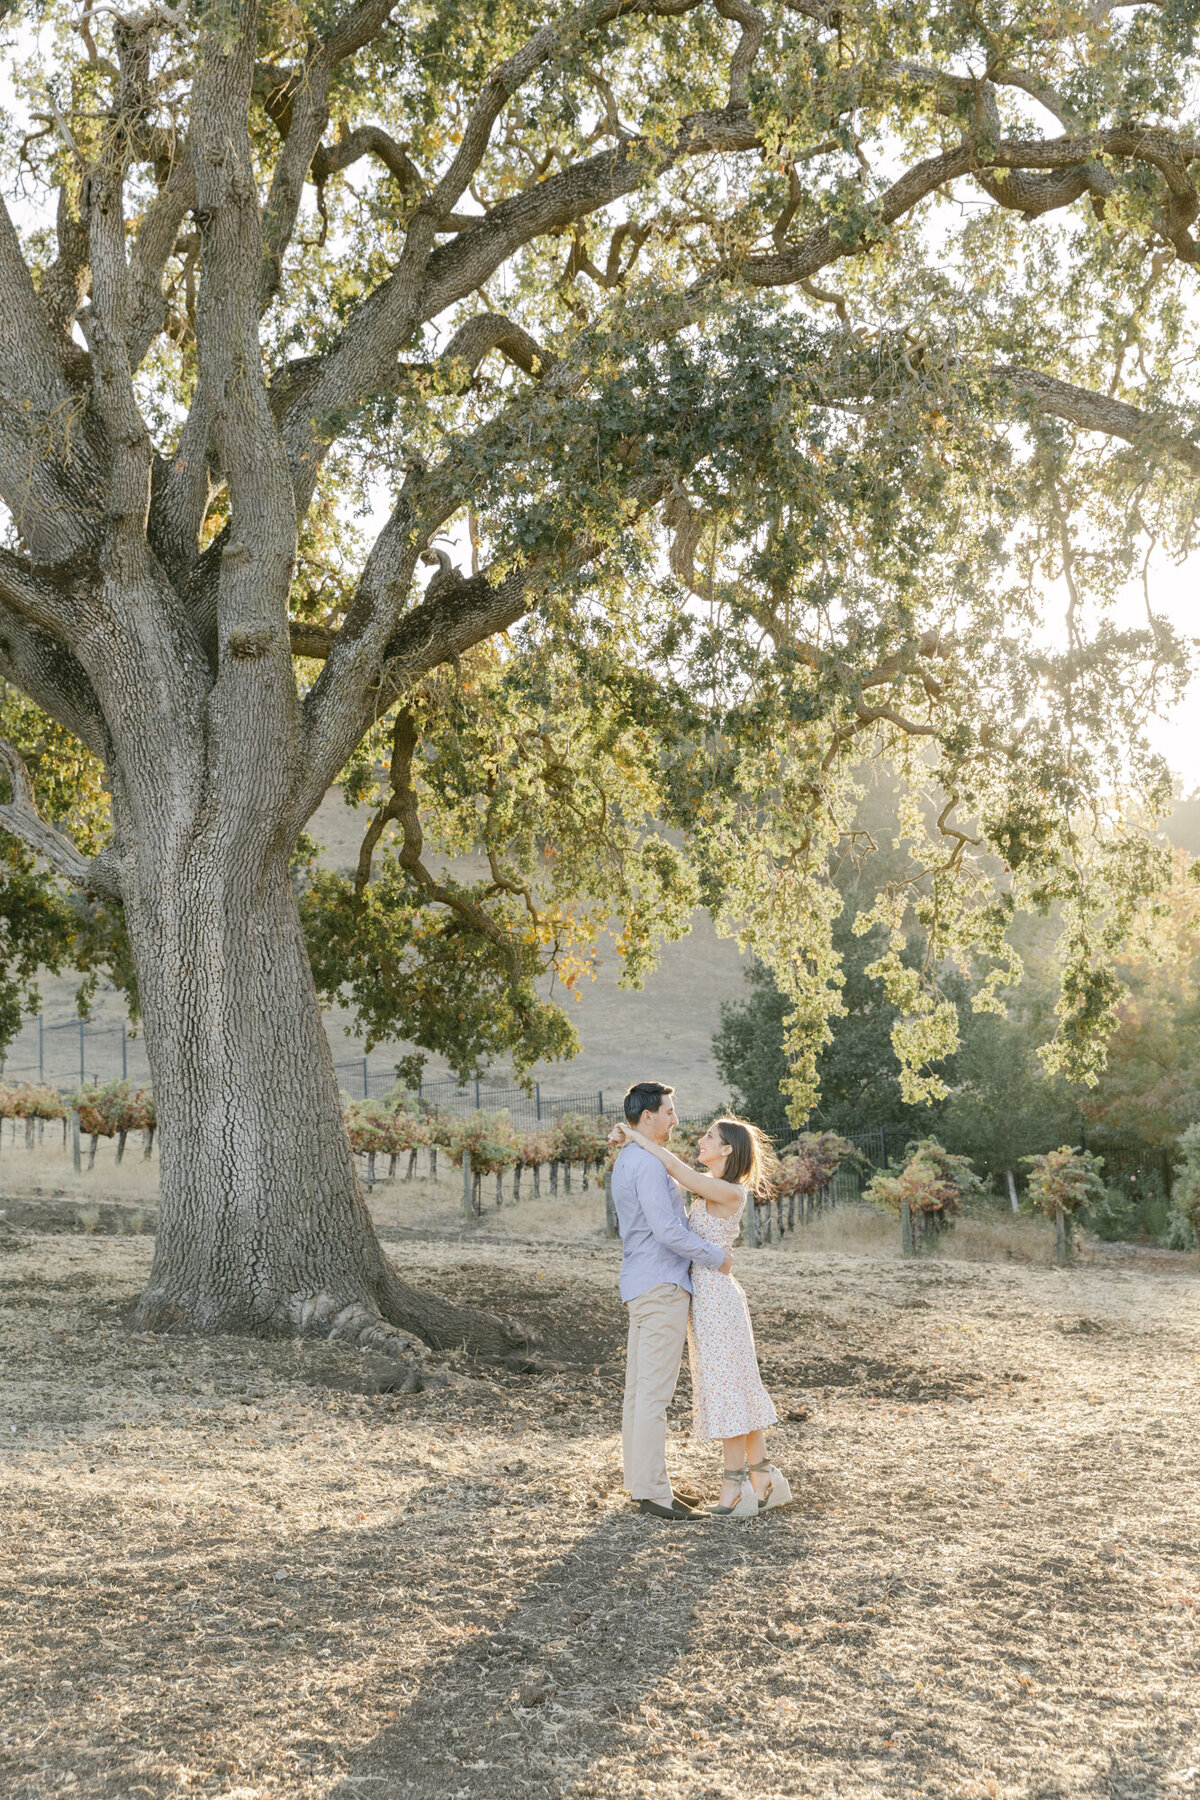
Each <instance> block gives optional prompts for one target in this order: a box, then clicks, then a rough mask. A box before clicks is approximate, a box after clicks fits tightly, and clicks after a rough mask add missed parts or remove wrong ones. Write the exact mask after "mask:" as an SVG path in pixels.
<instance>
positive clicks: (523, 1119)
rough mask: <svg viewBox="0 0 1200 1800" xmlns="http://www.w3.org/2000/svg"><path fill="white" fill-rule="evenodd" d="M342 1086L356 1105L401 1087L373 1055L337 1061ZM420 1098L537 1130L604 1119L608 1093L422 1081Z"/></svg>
mask: <svg viewBox="0 0 1200 1800" xmlns="http://www.w3.org/2000/svg"><path fill="white" fill-rule="evenodd" d="M333 1066H334V1069H335V1070H336V1072H337V1078H338V1086H339V1087H340V1088H341V1089H342V1091H343V1093H346V1094H349V1095H350V1097H351V1099H352V1100H380V1099H382V1098H383V1097H384V1095H385V1094H390V1093H392V1092H393V1090H394V1089H395V1088H396V1086H397V1081H396V1071H395V1069H394V1068H391V1067H385V1066H383V1065H381V1064H379V1063H372V1062H371V1060H370V1058H369V1057H367V1056H356V1057H354V1058H353V1060H348V1061H342V1062H335V1063H334V1065H333ZM416 1093H417V1098H418V1099H419V1100H424V1101H426V1102H428V1104H429V1105H430V1106H435V1107H437V1108H438V1110H439V1111H441V1112H454V1113H473V1112H507V1113H508V1114H509V1115H510V1116H511V1118H512V1120H513V1123H514V1124H516V1125H536V1124H538V1123H539V1122H540V1121H541V1120H543V1119H557V1118H561V1117H562V1115H563V1114H564V1113H585V1114H587V1115H588V1116H589V1117H592V1116H596V1117H600V1116H603V1114H604V1090H603V1089H602V1088H585V1089H582V1090H580V1091H578V1092H576V1093H573V1094H552V1093H549V1092H547V1091H545V1090H543V1088H542V1085H541V1083H540V1082H537V1081H535V1082H534V1084H533V1088H532V1090H531V1091H529V1092H526V1090H525V1089H524V1088H522V1087H518V1086H517V1085H516V1083H515V1082H496V1081H483V1080H480V1081H466V1082H461V1081H452V1080H446V1081H422V1082H420V1083H418V1085H417V1089H416Z"/></svg>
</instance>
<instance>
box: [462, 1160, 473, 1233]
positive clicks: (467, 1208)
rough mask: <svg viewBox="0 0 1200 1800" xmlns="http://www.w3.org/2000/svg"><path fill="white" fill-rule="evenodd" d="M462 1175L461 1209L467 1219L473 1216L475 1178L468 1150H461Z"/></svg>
mask: <svg viewBox="0 0 1200 1800" xmlns="http://www.w3.org/2000/svg"><path fill="white" fill-rule="evenodd" d="M462 1177H463V1208H462V1209H463V1211H464V1213H465V1214H466V1215H467V1217H468V1219H473V1218H474V1217H475V1180H474V1177H473V1175H472V1173H471V1152H470V1151H469V1150H464V1151H463V1159H462Z"/></svg>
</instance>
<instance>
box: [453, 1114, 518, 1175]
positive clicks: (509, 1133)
mask: <svg viewBox="0 0 1200 1800" xmlns="http://www.w3.org/2000/svg"><path fill="white" fill-rule="evenodd" d="M438 1142H439V1143H440V1144H442V1145H444V1146H445V1149H446V1152H447V1154H448V1155H449V1157H450V1161H451V1162H452V1163H453V1164H454V1166H455V1168H461V1166H462V1159H463V1152H464V1151H465V1150H469V1151H470V1152H471V1167H472V1169H473V1170H474V1171H475V1173H476V1174H477V1175H499V1174H501V1173H502V1172H503V1171H504V1170H505V1169H511V1168H512V1166H513V1164H514V1163H515V1162H516V1160H517V1136H516V1133H515V1132H514V1130H513V1125H512V1120H511V1119H510V1118H509V1116H508V1114H507V1113H506V1112H501V1113H485V1112H477V1113H473V1114H472V1115H471V1117H470V1118H467V1119H451V1120H448V1121H446V1122H445V1125H444V1127H443V1128H442V1129H441V1130H440V1132H439V1137H438Z"/></svg>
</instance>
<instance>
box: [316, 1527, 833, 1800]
mask: <svg viewBox="0 0 1200 1800" xmlns="http://www.w3.org/2000/svg"><path fill="white" fill-rule="evenodd" d="M753 1530H754V1533H755V1535H756V1537H758V1538H759V1539H760V1542H759V1543H758V1544H757V1545H756V1546H754V1548H753V1549H750V1548H749V1546H747V1545H746V1544H745V1534H744V1533H740V1532H739V1531H738V1528H737V1527H734V1528H733V1532H734V1534H735V1535H736V1536H738V1537H739V1538H740V1539H741V1540H742V1545H741V1549H740V1552H739V1551H738V1549H737V1548H736V1547H735V1546H734V1545H732V1544H731V1533H730V1527H728V1526H724V1525H722V1524H721V1523H720V1522H719V1521H712V1522H707V1523H702V1524H696V1525H685V1526H669V1525H660V1524H658V1523H656V1522H654V1521H652V1520H649V1519H646V1518H643V1517H641V1516H639V1515H636V1514H634V1513H633V1511H632V1509H630V1510H629V1511H628V1512H621V1513H618V1514H616V1515H615V1516H614V1515H610V1516H609V1517H608V1518H606V1519H605V1520H604V1522H603V1523H602V1524H599V1525H598V1526H596V1527H595V1528H594V1529H593V1530H590V1531H588V1532H586V1533H585V1535H584V1536H582V1537H581V1538H580V1539H579V1541H578V1542H577V1543H576V1544H575V1545H574V1546H573V1547H572V1548H571V1549H570V1550H569V1551H567V1552H566V1554H565V1555H562V1556H560V1557H557V1558H556V1559H555V1560H554V1561H553V1562H552V1563H551V1564H550V1565H549V1566H548V1567H547V1568H545V1570H544V1571H543V1572H542V1574H541V1575H540V1576H539V1577H538V1578H537V1579H536V1580H535V1581H534V1583H533V1585H532V1586H531V1587H530V1588H528V1589H527V1590H526V1592H525V1593H523V1594H522V1596H521V1597H520V1599H519V1600H518V1601H517V1602H516V1603H515V1604H514V1605H513V1606H512V1607H511V1608H509V1609H508V1610H506V1611H504V1612H502V1613H500V1614H498V1615H495V1616H493V1617H492V1619H491V1620H490V1621H489V1622H488V1623H487V1625H486V1627H485V1629H484V1630H482V1631H480V1632H478V1633H477V1634H476V1635H472V1637H471V1638H470V1639H469V1640H468V1641H467V1642H466V1643H461V1644H459V1645H457V1646H455V1647H454V1648H452V1649H450V1650H448V1652H447V1653H446V1654H445V1655H435V1656H434V1657H433V1659H432V1660H431V1662H430V1664H429V1665H428V1667H427V1668H426V1670H425V1673H424V1677H423V1680H422V1683H421V1687H420V1690H419V1692H418V1693H417V1694H416V1696H415V1698H414V1699H413V1700H412V1702H411V1703H410V1704H409V1706H408V1707H407V1708H406V1710H405V1712H404V1713H403V1715H402V1717H400V1718H399V1719H398V1720H397V1721H396V1723H395V1724H394V1725H392V1726H390V1727H389V1728H388V1729H387V1730H386V1731H384V1732H382V1733H380V1735H379V1736H378V1737H377V1738H375V1740H374V1741H373V1742H372V1743H371V1744H369V1745H367V1746H366V1747H365V1749H363V1750H362V1751H361V1752H359V1753H358V1754H357V1755H356V1756H355V1757H354V1758H353V1760H352V1761H351V1763H350V1766H349V1768H348V1770H347V1772H346V1774H345V1775H344V1776H343V1778H342V1780H341V1781H340V1782H339V1783H338V1784H337V1785H336V1786H335V1788H334V1789H333V1792H332V1797H331V1800H362V1796H364V1795H370V1796H371V1797H372V1800H447V1797H448V1796H454V1797H455V1800H475V1797H476V1796H478V1797H479V1800H483V1797H484V1796H486V1797H487V1800H517V1797H518V1796H526V1795H533V1794H538V1795H551V1794H561V1793H565V1792H569V1791H570V1790H571V1788H572V1787H573V1786H574V1784H575V1783H576V1782H578V1781H579V1779H580V1777H581V1776H582V1775H584V1774H585V1772H586V1770H587V1769H588V1767H589V1766H590V1765H591V1764H593V1763H594V1762H595V1761H596V1760H597V1759H598V1758H599V1757H602V1756H603V1755H604V1754H605V1753H606V1752H607V1751H608V1750H610V1749H611V1748H613V1747H615V1746H616V1745H617V1744H618V1743H619V1742H620V1741H621V1739H622V1736H623V1721H624V1720H625V1719H627V1718H628V1716H629V1715H630V1714H632V1713H634V1712H635V1710H636V1709H637V1708H638V1707H639V1706H640V1704H641V1703H642V1702H643V1701H645V1700H646V1699H647V1698H648V1697H649V1696H651V1695H652V1694H653V1693H654V1691H655V1689H656V1688H657V1687H658V1686H659V1684H660V1683H661V1682H662V1681H663V1678H664V1677H665V1676H668V1675H669V1674H670V1672H671V1669H672V1666H673V1665H674V1664H676V1663H677V1662H678V1661H679V1659H680V1658H681V1657H683V1656H684V1655H685V1654H686V1653H687V1651H688V1649H689V1645H690V1642H691V1639H692V1635H693V1628H694V1623H695V1619H696V1614H697V1610H698V1609H699V1608H700V1607H707V1608H709V1609H711V1607H712V1605H713V1595H714V1589H715V1587H716V1584H718V1583H719V1582H720V1581H721V1579H722V1577H723V1576H724V1575H725V1574H726V1573H727V1572H728V1567H729V1562H730V1557H731V1552H733V1553H734V1554H735V1555H739V1554H740V1556H741V1557H742V1558H745V1557H746V1556H747V1555H748V1556H749V1559H750V1560H752V1561H754V1562H761V1561H767V1560H770V1561H772V1562H774V1561H775V1559H776V1558H778V1557H779V1556H780V1554H781V1553H782V1554H784V1555H786V1557H787V1559H788V1561H789V1562H791V1563H792V1564H794V1563H795V1562H796V1553H797V1549H798V1547H799V1546H798V1542H797V1535H798V1534H796V1533H795V1532H794V1531H792V1532H787V1533H786V1537H787V1539H788V1540H789V1541H787V1542H786V1544H785V1543H784V1541H783V1535H784V1534H783V1520H782V1517H781V1516H779V1515H776V1516H775V1517H774V1518H772V1519H770V1520H766V1521H760V1522H758V1523H757V1524H756V1525H755V1527H753ZM764 1532H765V1533H766V1534H767V1537H766V1538H764V1536H763V1534H764ZM767 1538H770V1539H772V1540H773V1542H768V1541H767Z"/></svg>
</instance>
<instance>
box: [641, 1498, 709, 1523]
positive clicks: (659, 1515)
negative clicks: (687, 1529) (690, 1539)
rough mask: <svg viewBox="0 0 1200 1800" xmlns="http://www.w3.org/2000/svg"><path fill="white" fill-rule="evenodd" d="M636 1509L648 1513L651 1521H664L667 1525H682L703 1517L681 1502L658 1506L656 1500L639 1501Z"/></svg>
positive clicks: (676, 1501)
mask: <svg viewBox="0 0 1200 1800" xmlns="http://www.w3.org/2000/svg"><path fill="white" fill-rule="evenodd" d="M637 1508H638V1511H639V1512H643V1513H649V1514H650V1517H651V1518H652V1519H665V1520H666V1521H667V1523H668V1525H682V1524H684V1523H685V1522H686V1521H687V1520H689V1519H702V1518H703V1517H704V1514H703V1513H699V1512H696V1511H695V1509H694V1508H693V1507H690V1506H685V1505H684V1504H683V1501H682V1500H675V1501H672V1503H671V1505H670V1506H660V1505H659V1504H658V1501H657V1500H639V1501H638V1503H637Z"/></svg>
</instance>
